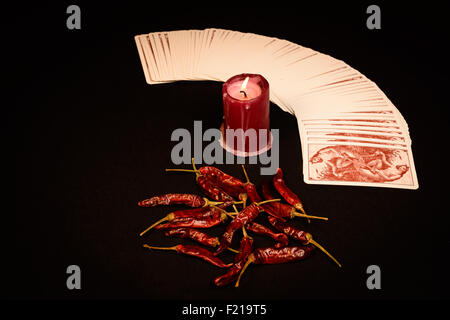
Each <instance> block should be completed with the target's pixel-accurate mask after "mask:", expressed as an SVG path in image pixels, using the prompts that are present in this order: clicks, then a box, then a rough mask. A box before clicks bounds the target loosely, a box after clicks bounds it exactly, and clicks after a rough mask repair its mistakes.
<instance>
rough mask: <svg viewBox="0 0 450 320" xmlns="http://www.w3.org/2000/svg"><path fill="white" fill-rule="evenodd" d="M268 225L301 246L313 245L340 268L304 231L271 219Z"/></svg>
mask: <svg viewBox="0 0 450 320" xmlns="http://www.w3.org/2000/svg"><path fill="white" fill-rule="evenodd" d="M268 219H269V222H270V224H271V225H272V226H273V227H274V228H275V229H277V230H278V231H281V232H283V233H285V234H287V235H288V236H289V237H291V238H292V239H295V240H298V241H300V242H302V243H303V244H305V245H306V244H313V245H314V246H316V247H317V248H319V249H320V250H321V251H322V252H323V253H325V254H326V255H327V256H328V257H330V258H331V260H333V261H334V262H336V264H337V265H338V266H339V267H342V265H341V264H340V263H339V262H338V261H337V260H336V259H335V258H334V257H333V256H332V255H331V254H330V253H328V251H326V250H325V249H324V248H323V247H322V246H321V245H320V244H319V243H317V242H316V241H315V240H314V239H313V238H312V235H311V234H310V233H308V232H306V231H303V230H300V229H298V228H296V227H294V226H291V225H289V224H287V223H285V222H282V221H280V220H277V219H275V218H273V217H270V216H269V217H268Z"/></svg>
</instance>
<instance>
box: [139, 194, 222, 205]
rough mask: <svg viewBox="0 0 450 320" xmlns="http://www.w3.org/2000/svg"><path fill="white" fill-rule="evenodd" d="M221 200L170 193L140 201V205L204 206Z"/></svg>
mask: <svg viewBox="0 0 450 320" xmlns="http://www.w3.org/2000/svg"><path fill="white" fill-rule="evenodd" d="M220 203H221V202H217V201H210V200H208V199H207V198H204V197H200V196H198V195H195V194H186V193H168V194H163V195H158V196H154V197H151V198H149V199H145V200H142V201H139V202H138V206H140V207H155V206H157V205H166V206H167V205H171V204H185V205H188V206H190V207H204V206H209V205H216V204H220Z"/></svg>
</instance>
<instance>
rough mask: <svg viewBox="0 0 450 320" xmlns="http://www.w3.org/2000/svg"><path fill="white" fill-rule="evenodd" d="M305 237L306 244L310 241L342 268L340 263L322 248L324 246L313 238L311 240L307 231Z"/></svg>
mask: <svg viewBox="0 0 450 320" xmlns="http://www.w3.org/2000/svg"><path fill="white" fill-rule="evenodd" d="M307 238H308V243H307V244H309V243H311V244H313V245H314V246H316V247H317V248H318V249H320V250H321V251H322V252H323V253H325V254H326V255H327V256H328V257H330V259H331V260H333V261H334V262H335V263H336V264H337V265H338V266H339V268H342V265H341V264H340V263H339V262H338V261H337V260H336V259H335V258H334V257H333V256H332V255H331V254H329V253H328V251H327V250H325V249H324V247H322V246H321V245H320V244H318V243H317V242H316V241H315V240H313V238H312V236H311V235H310V234H309V233H308V234H307Z"/></svg>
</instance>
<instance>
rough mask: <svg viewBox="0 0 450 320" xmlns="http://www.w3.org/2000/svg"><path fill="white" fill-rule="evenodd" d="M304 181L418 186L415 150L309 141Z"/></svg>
mask: <svg viewBox="0 0 450 320" xmlns="http://www.w3.org/2000/svg"><path fill="white" fill-rule="evenodd" d="M304 156H305V157H304V160H303V163H304V166H305V168H304V169H305V170H304V174H305V173H306V174H305V175H304V181H305V182H306V183H311V184H333V185H352V186H373V187H390V188H405V189H417V188H418V186H419V185H418V182H417V177H416V173H415V168H414V161H413V158H412V154H411V149H410V148H409V147H407V148H398V147H395V146H393V147H386V146H384V147H377V146H369V145H346V144H334V143H333V144H319V143H315V144H308V146H307V148H306V150H305V154H304Z"/></svg>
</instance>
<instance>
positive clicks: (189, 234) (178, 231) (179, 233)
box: [164, 228, 239, 253]
mask: <svg viewBox="0 0 450 320" xmlns="http://www.w3.org/2000/svg"><path fill="white" fill-rule="evenodd" d="M164 235H165V236H166V237H178V238H182V239H191V240H194V241H197V242H198V243H201V244H203V245H205V246H208V247H213V248H214V247H216V246H218V245H219V244H220V241H219V238H218V237H212V236H210V235H209V234H206V233H204V232H201V231H200V230H197V229H193V228H175V229H169V230H167V231H166V232H165V233H164ZM228 250H230V251H232V252H235V253H239V251H237V250H234V249H232V248H228Z"/></svg>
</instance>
